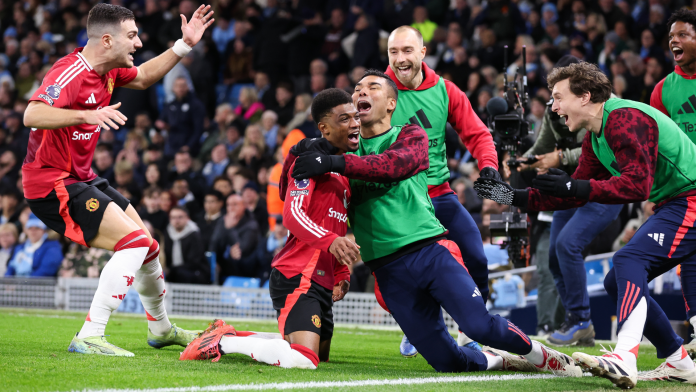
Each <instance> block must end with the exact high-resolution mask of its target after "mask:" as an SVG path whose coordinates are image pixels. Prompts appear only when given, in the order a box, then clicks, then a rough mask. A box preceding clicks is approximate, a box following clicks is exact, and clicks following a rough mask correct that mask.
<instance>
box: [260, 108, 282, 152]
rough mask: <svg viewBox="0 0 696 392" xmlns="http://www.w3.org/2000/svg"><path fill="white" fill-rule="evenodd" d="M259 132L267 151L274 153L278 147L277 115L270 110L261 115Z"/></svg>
mask: <svg viewBox="0 0 696 392" xmlns="http://www.w3.org/2000/svg"><path fill="white" fill-rule="evenodd" d="M261 130H262V131H263V137H264V139H265V140H266V146H267V147H268V150H269V151H275V148H276V146H277V145H278V115H277V114H276V112H274V111H272V110H266V111H265V112H263V114H262V115H261Z"/></svg>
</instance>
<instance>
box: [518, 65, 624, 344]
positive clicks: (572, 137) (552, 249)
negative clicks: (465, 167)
mask: <svg viewBox="0 0 696 392" xmlns="http://www.w3.org/2000/svg"><path fill="white" fill-rule="evenodd" d="M579 62H580V60H578V59H577V58H575V57H573V56H570V55H566V56H563V57H562V58H561V59H560V60H559V61H558V63H556V65H555V66H554V68H558V67H564V66H567V65H569V64H573V63H579ZM585 133H587V130H585V129H582V130H581V131H579V132H577V133H572V132H570V130H569V129H568V127H567V126H566V125H565V121H564V120H563V119H562V118H560V117H559V116H558V114H556V113H554V112H553V111H552V110H551V107H550V106H549V107H548V108H547V110H546V113H545V114H544V118H543V120H542V125H541V128H540V130H539V135H538V136H537V140H536V142H535V143H534V145H533V146H532V148H531V149H529V150H528V151H527V152H526V153H525V154H524V156H525V157H528V156H530V155H533V156H535V158H537V159H538V161H537V162H535V163H533V164H530V165H526V164H522V165H520V166H519V168H518V169H517V170H518V171H523V170H533V169H536V170H537V171H538V172H539V173H542V174H543V173H546V172H547V171H548V170H549V169H551V168H560V169H562V170H563V171H565V172H567V173H568V174H573V173H574V172H575V169H576V168H577V165H578V158H579V157H580V152H581V150H582V149H581V145H582V140H583V138H584V137H585ZM556 146H559V147H560V149H559V148H556ZM520 160H524V158H523V159H520ZM622 208H623V205H621V204H618V205H608V204H598V203H587V204H585V205H584V206H582V207H579V208H572V209H569V210H563V211H556V212H554V213H553V220H552V222H551V227H550V231H549V233H548V235H549V245H550V246H549V253H548V255H549V256H548V269H549V270H551V274H552V275H553V278H554V281H555V283H556V288H557V290H558V295H559V297H560V299H561V302H562V304H563V306H564V307H565V310H566V319H565V322H564V323H563V324H562V325H561V327H560V329H558V330H556V331H555V332H554V333H553V334H551V336H549V337H548V339H547V341H548V342H549V343H550V344H553V345H557V346H570V345H579V346H585V345H588V346H594V335H595V333H594V326H593V325H592V321H591V320H590V297H589V294H588V292H587V277H586V273H585V260H584V258H583V256H582V251H583V250H584V249H585V247H586V246H587V245H589V244H590V242H592V240H593V239H594V238H595V237H596V236H597V235H598V234H599V233H601V232H602V231H604V229H605V228H606V227H607V226H608V225H609V224H610V223H611V222H613V221H614V219H616V217H617V216H618V215H619V212H621V209H622ZM544 234H545V233H544ZM543 238H544V237H543V236H542V240H540V244H542V243H544V242H545V241H543ZM541 253H542V255H543V254H544V252H541ZM542 258H543V257H542ZM540 259H541V258H540V257H539V254H537V260H538V266H537V268H539V275H540V280H541V281H540V282H539V286H540V287H539V298H540V301H541V302H542V303H543V300H542V298H541V297H542V292H544V291H546V292H548V291H549V290H548V283H549V281H548V279H547V277H548V273H547V271H546V268H545V267H546V265H545V264H546V263H545V262H544V261H545V260H540ZM544 286H546V288H547V289H546V290H544V288H545V287H544ZM549 305H550V306H542V308H543V309H541V312H542V313H543V314H540V315H539V318H540V322H539V325H543V324H542V323H541V319H547V320H549V322H553V315H554V314H555V313H556V307H555V306H553V305H552V304H549ZM538 312H539V310H538Z"/></svg>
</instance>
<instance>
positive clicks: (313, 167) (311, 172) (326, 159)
mask: <svg viewBox="0 0 696 392" xmlns="http://www.w3.org/2000/svg"><path fill="white" fill-rule="evenodd" d="M345 170H346V159H345V158H344V157H343V155H324V154H321V153H319V152H316V151H307V152H304V153H302V154H300V156H299V157H298V158H297V160H295V168H294V169H293V170H292V178H294V179H296V180H304V179H307V178H310V177H314V176H318V175H322V174H324V173H330V172H335V173H340V174H343V172H344V171H345Z"/></svg>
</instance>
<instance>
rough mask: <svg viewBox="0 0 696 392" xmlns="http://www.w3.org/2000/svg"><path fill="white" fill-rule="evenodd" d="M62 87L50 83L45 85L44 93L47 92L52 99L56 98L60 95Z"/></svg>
mask: <svg viewBox="0 0 696 392" xmlns="http://www.w3.org/2000/svg"><path fill="white" fill-rule="evenodd" d="M62 89H63V88H62V87H60V86H59V85H57V84H52V85H50V86H48V87H46V94H48V96H49V97H51V98H53V99H58V97H60V91H61V90H62Z"/></svg>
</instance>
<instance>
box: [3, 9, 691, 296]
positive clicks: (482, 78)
mask: <svg viewBox="0 0 696 392" xmlns="http://www.w3.org/2000/svg"><path fill="white" fill-rule="evenodd" d="M94 3H96V1H95V0H81V1H80V0H23V1H3V2H2V3H0V26H1V27H2V29H1V30H2V34H3V36H2V43H1V44H0V52H1V53H0V123H1V124H2V128H1V130H0V204H1V208H2V211H1V215H0V224H2V226H0V248H1V249H0V272H2V274H5V275H18V276H56V275H57V276H85V277H97V276H99V271H100V269H101V268H102V267H103V266H104V264H105V263H106V262H107V261H108V260H109V257H110V252H107V251H104V250H101V249H90V248H87V247H83V246H80V245H78V244H75V243H70V242H69V241H64V240H63V239H61V238H57V237H58V236H57V235H56V234H55V233H52V232H50V230H46V227H45V226H44V225H43V223H41V222H40V221H39V220H38V219H36V218H35V217H33V216H32V215H31V212H30V210H29V208H28V207H27V205H26V203H25V202H24V201H23V196H22V194H23V190H22V182H21V176H22V171H21V165H22V161H23V160H24V157H25V155H26V151H27V141H28V137H29V133H30V132H31V131H30V129H28V128H26V127H25V126H24V125H23V121H22V118H23V112H24V110H25V108H26V106H27V99H28V98H29V97H31V95H32V94H33V93H34V91H35V90H36V89H37V88H38V87H39V86H40V84H41V80H42V78H43V76H44V75H45V73H46V72H47V70H48V69H49V68H50V67H51V65H52V64H53V63H54V62H55V61H56V60H58V59H59V58H60V57H62V56H64V55H66V54H68V53H71V52H72V51H73V50H74V49H75V48H76V47H80V46H83V45H84V44H85V43H86V41H87V36H86V30H85V26H86V19H87V12H88V11H89V10H90V9H91V7H92V6H93V4H94ZM111 3H113V4H118V5H123V6H125V7H128V8H130V9H131V10H133V12H134V13H135V15H136V23H137V25H138V26H139V28H140V32H139V35H140V38H141V40H142V42H143V48H142V49H140V50H138V51H137V52H136V53H135V62H136V65H137V64H140V63H142V62H144V61H146V60H148V59H150V58H152V57H153V56H155V55H156V54H157V53H160V52H162V51H163V50H165V49H166V48H168V47H170V46H172V45H173V43H174V41H175V40H176V39H177V38H179V36H180V30H179V29H180V27H179V25H180V21H179V18H178V17H177V14H179V13H182V14H184V15H187V16H190V15H191V14H192V13H193V12H194V10H195V9H196V8H197V7H198V5H199V4H198V3H197V2H194V1H191V0H181V1H176V0H174V1H172V0H135V1H133V0H114V1H111ZM694 5H696V2H694V4H692V3H689V2H684V1H679V0H649V1H647V0H638V1H635V0H630V1H629V0H617V1H614V0H598V1H584V0H558V1H553V0H548V1H543V0H537V1H529V0H523V1H515V0H489V1H487V2H485V1H484V2H480V1H478V0H468V1H467V0H451V1H450V0H431V1H426V0H326V1H322V0H288V1H283V0H265V1H264V0H218V1H214V2H213V9H214V10H215V18H216V22H215V24H214V25H213V28H211V29H209V30H208V31H206V33H205V35H204V38H203V41H202V42H201V44H199V45H197V46H196V47H195V49H194V50H193V52H191V54H189V55H188V56H187V57H185V58H184V59H183V60H182V61H181V63H180V64H178V65H177V66H176V67H175V68H174V69H173V70H172V71H171V72H170V73H169V74H168V75H167V76H166V77H165V78H164V80H163V82H162V83H160V84H157V85H155V86H153V87H151V88H149V89H147V90H143V91H136V90H128V89H122V88H120V89H116V90H115V91H114V94H113V98H112V103H116V102H121V103H122V106H121V108H120V111H121V112H122V113H123V114H124V115H126V116H127V117H128V121H127V123H126V125H125V126H124V127H121V128H120V129H116V130H102V131H101V132H100V135H99V138H100V139H99V145H98V147H97V150H96V153H95V156H94V163H93V169H94V171H95V173H97V174H98V175H99V176H100V177H103V178H106V179H108V180H109V182H110V183H111V184H112V186H114V187H115V188H116V189H117V190H118V191H119V192H121V193H122V194H123V195H125V196H126V197H127V198H129V199H130V200H131V203H132V204H133V205H134V206H136V207H137V209H138V211H139V213H140V215H141V217H142V218H143V220H144V221H146V222H147V224H148V225H149V226H150V227H151V229H150V231H151V232H152V233H154V234H155V236H156V237H157V238H158V240H159V242H160V244H163V247H162V248H163V250H164V252H163V253H164V257H163V262H162V264H163V265H164V266H165V271H166V273H167V279H168V281H171V282H184V283H200V284H209V283H210V281H211V279H210V277H211V271H210V264H209V262H208V260H207V259H206V257H205V252H206V251H210V252H212V253H214V254H215V256H216V260H217V266H218V267H217V268H218V269H219V270H218V271H217V272H218V274H217V275H218V278H217V282H216V283H217V284H221V283H222V282H224V279H225V277H228V276H244V277H258V278H261V279H262V280H263V279H265V278H267V276H268V272H269V271H270V263H271V260H272V258H273V256H274V254H276V253H277V252H278V251H279V250H280V249H281V248H282V246H283V245H284V243H285V238H286V237H287V229H285V228H284V227H283V224H282V202H281V200H280V198H279V194H278V193H279V191H278V181H279V178H280V174H281V168H282V163H283V160H284V157H285V156H286V155H287V154H288V152H289V149H290V147H292V146H293V145H294V144H296V143H297V141H299V140H301V139H302V138H305V137H310V138H311V137H318V136H319V135H320V134H319V132H318V130H317V129H316V125H315V124H314V122H313V121H312V119H311V115H310V104H311V101H312V98H313V96H315V95H316V94H317V93H318V92H320V91H321V90H323V89H325V88H327V87H338V88H342V89H346V90H347V91H352V88H353V85H354V83H355V82H356V81H357V80H359V79H360V78H361V76H362V75H363V73H364V71H365V70H366V69H369V68H376V69H380V70H384V69H386V68H387V51H386V40H387V37H388V34H389V32H390V31H392V30H393V29H394V28H396V27H398V26H401V25H411V26H413V27H415V28H417V29H418V30H419V31H420V32H421V33H422V35H423V38H424V41H425V43H426V46H427V48H428V52H427V56H426V58H425V61H426V63H427V64H428V65H429V66H430V68H432V69H434V70H436V72H437V73H438V74H440V75H442V76H443V77H445V78H447V79H449V80H451V81H453V82H454V83H455V84H456V85H457V86H458V87H459V88H460V89H461V90H462V91H465V92H466V94H467V96H468V97H469V100H470V101H471V103H472V105H473V107H474V109H475V111H476V113H477V114H478V116H479V117H480V118H481V119H482V120H483V121H484V122H485V121H486V120H487V113H486V111H485V107H486V104H487V102H488V100H490V99H491V98H492V97H496V96H499V95H500V94H501V93H502V87H503V83H504V78H503V74H502V71H503V66H504V57H505V55H504V53H505V49H504V47H505V46H508V47H509V48H510V49H509V51H508V56H509V59H510V64H509V66H508V68H507V73H508V74H509V75H514V74H515V72H516V71H517V69H518V68H519V67H520V66H521V62H522V57H521V52H522V47H523V46H526V48H527V51H526V53H527V55H526V62H527V64H526V69H527V72H528V83H529V94H530V98H531V101H530V111H529V114H528V120H529V121H530V122H531V124H533V129H536V130H538V129H539V128H540V126H541V122H542V118H543V116H544V112H545V110H546V103H547V101H549V99H550V92H549V90H548V88H547V87H546V84H545V76H546V74H547V73H548V72H549V71H550V70H551V68H552V67H553V65H554V64H555V63H556V62H557V61H558V60H559V59H561V57H562V56H563V55H565V54H571V55H573V56H575V57H577V58H579V59H581V60H585V61H589V62H593V63H597V64H598V65H599V66H600V68H601V69H602V70H603V71H604V72H605V73H606V74H607V75H609V76H610V78H611V80H612V81H613V85H614V90H615V94H616V95H617V96H619V97H623V98H627V99H632V100H636V101H641V102H645V103H649V100H650V95H651V92H652V90H653V88H654V86H655V85H656V84H657V82H659V81H660V80H661V79H662V78H663V77H664V76H665V75H666V74H667V73H669V72H671V71H672V61H671V58H672V57H671V54H670V53H669V52H668V51H667V50H666V49H667V46H666V42H667V41H666V40H667V33H668V31H667V25H666V21H667V19H668V18H669V16H670V14H671V13H672V12H673V11H675V10H676V9H678V8H680V7H683V6H687V7H692V6H694ZM447 135H448V137H447V156H448V165H449V168H450V172H451V183H452V188H453V189H454V190H455V191H456V192H457V195H458V197H459V200H460V202H461V203H462V204H463V205H464V206H465V208H466V209H467V210H468V211H469V212H470V213H471V214H472V216H473V217H474V219H475V220H476V221H477V223H478V224H479V225H480V229H481V233H482V238H483V240H484V242H485V241H487V240H488V238H489V237H490V232H489V230H488V224H489V222H490V214H495V213H500V212H502V211H503V210H504V209H505V208H507V206H502V205H499V204H497V203H495V202H493V201H491V200H481V199H479V198H478V197H476V193H475V191H474V190H473V188H472V183H473V181H475V180H476V179H477V178H478V168H477V166H476V164H475V162H473V161H472V157H471V154H470V153H469V152H467V151H466V149H465V148H464V146H463V144H462V143H461V141H460V140H459V137H458V136H457V134H456V132H455V131H454V130H453V129H448V133H447ZM529 142H530V143H533V142H534V140H530V141H529ZM530 146H531V144H530ZM499 155H500V159H501V162H502V161H503V160H504V159H503V158H504V155H503V154H499ZM503 167H505V166H504V165H503ZM501 172H503V169H502V168H501ZM507 174H508V175H510V174H511V173H509V172H508V173H507ZM643 207H644V206H641V205H640V204H638V205H631V206H626V207H625V208H624V210H623V211H622V212H621V213H620V214H619V217H618V218H617V219H616V220H615V222H613V223H612V224H610V225H609V226H608V227H607V229H606V230H605V232H604V233H603V234H602V235H600V236H598V237H597V239H596V240H595V241H594V242H593V243H592V244H590V246H588V247H587V249H586V250H585V252H584V254H585V255H586V254H588V253H603V252H609V251H612V250H616V249H617V248H618V247H620V246H621V244H625V243H626V242H628V240H630V238H631V236H632V235H633V233H635V230H636V228H637V226H638V225H639V224H640V223H642V221H644V219H645V218H646V217H647V214H649V213H650V212H649V211H650V209H649V208H645V211H646V214H643V210H644V208H643ZM58 249H60V257H58V255H59V253H58ZM486 253H487V255H488V258H489V265H490V267H491V268H500V267H501V266H502V268H509V265H508V264H509V263H508V260H507V258H506V257H505V254H504V253H500V252H499V251H498V248H497V247H496V246H490V244H489V245H487V246H486ZM531 253H532V254H534V253H535V251H534V250H532V252H531ZM63 255H64V256H63ZM59 259H60V260H59ZM506 265H507V267H506ZM352 268H353V271H352V273H353V277H352V282H353V284H352V285H351V290H358V291H365V290H370V284H371V283H369V281H370V278H371V277H370V274H369V270H368V269H367V267H364V266H361V265H360V264H357V265H355V266H353V267H352ZM519 284H520V283H519V282H517V281H515V285H519ZM533 286H534V283H532V286H530V287H533ZM515 303H516V302H515V301H512V306H514V305H515Z"/></svg>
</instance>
